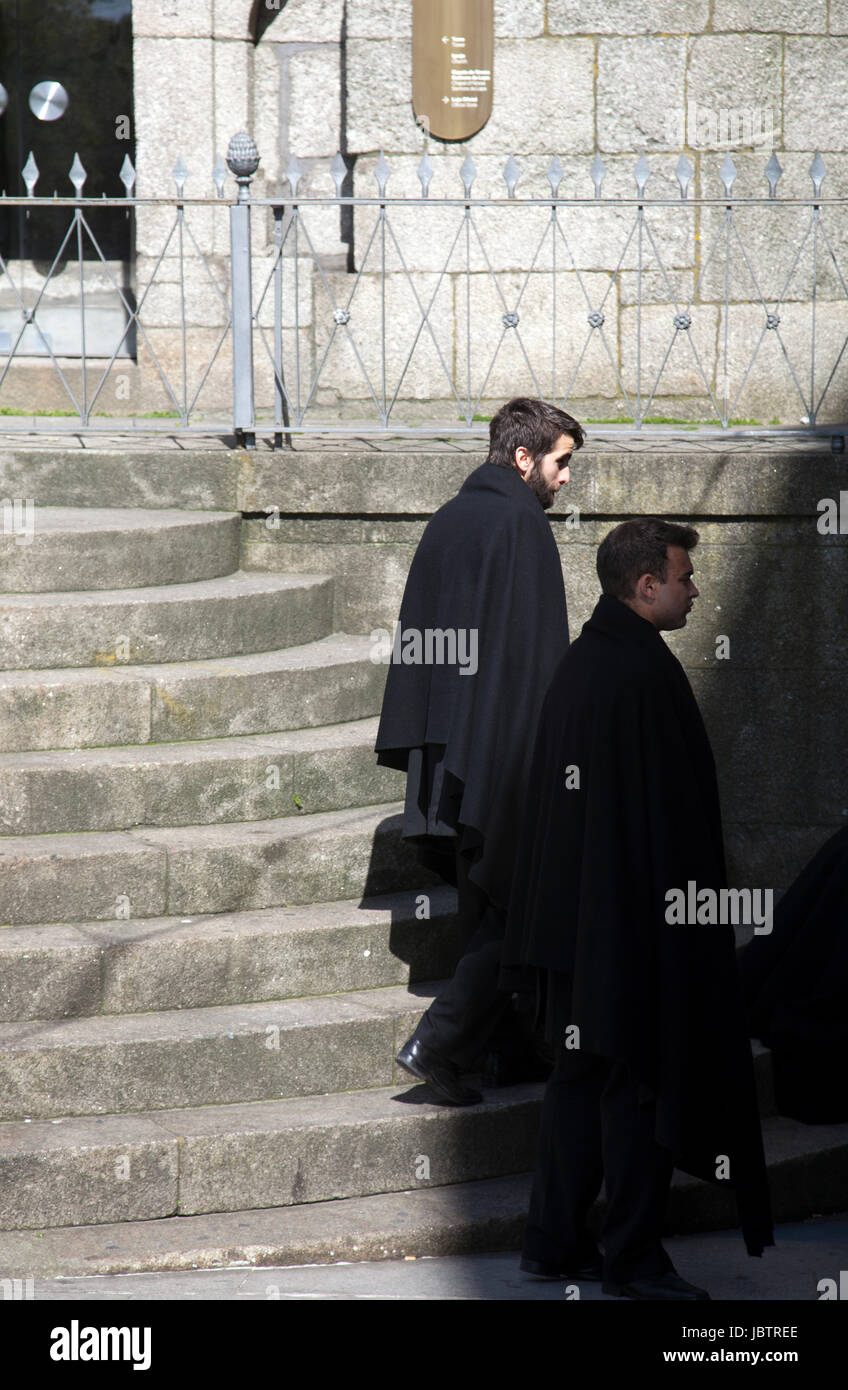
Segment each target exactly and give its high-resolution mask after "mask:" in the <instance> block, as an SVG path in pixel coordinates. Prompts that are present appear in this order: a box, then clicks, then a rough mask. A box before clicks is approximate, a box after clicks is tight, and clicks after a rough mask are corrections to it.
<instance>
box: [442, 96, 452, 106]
mask: <svg viewBox="0 0 848 1390" xmlns="http://www.w3.org/2000/svg"><path fill="white" fill-rule="evenodd" d="M449 101H450V97H442V106H447V104H448V102H449Z"/></svg>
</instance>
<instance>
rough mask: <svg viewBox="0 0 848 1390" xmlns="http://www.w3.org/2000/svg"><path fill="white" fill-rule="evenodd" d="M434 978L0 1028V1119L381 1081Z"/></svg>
mask: <svg viewBox="0 0 848 1390" xmlns="http://www.w3.org/2000/svg"><path fill="white" fill-rule="evenodd" d="M436 988H437V986H436V985H435V984H432V985H430V984H420V985H414V986H412V987H411V990H410V989H407V988H406V987H404V986H388V987H384V988H381V989H370V990H356V991H353V992H349V993H346V994H334V995H326V996H315V997H313V998H307V999H285V1000H267V1001H265V1002H264V1003H258V1004H228V1005H225V1006H223V1007H217V1008H207V1009H174V1010H168V1011H161V1012H157V1013H146V1014H140V1013H135V1014H113V1015H110V1016H106V1015H101V1016H100V1017H98V1018H82V1019H66V1020H64V1021H61V1022H54V1021H47V1020H33V1021H29V1022H25V1023H4V1024H0V1115H2V1116H3V1118H4V1119H26V1118H29V1119H53V1118H56V1117H58V1116H64V1115H101V1114H110V1113H115V1114H124V1113H127V1112H132V1111H136V1110H168V1109H173V1108H179V1107H182V1106H188V1105H229V1104H235V1103H236V1102H240V1101H250V1100H272V1099H274V1100H276V1099H280V1098H281V1097H287V1096H301V1095H316V1094H320V1093H323V1092H330V1091H352V1090H362V1089H365V1088H366V1087H372V1086H389V1085H391V1084H392V1082H393V1080H394V1079H395V1073H397V1075H398V1077H404V1076H405V1075H406V1073H405V1072H403V1071H402V1069H400V1068H397V1067H396V1066H395V1061H394V1058H395V1054H396V1052H397V1051H398V1048H399V1047H400V1046H401V1045H402V1044H403V1042H405V1040H406V1038H407V1036H408V1035H409V1033H410V1031H411V1030H412V1028H413V1027H414V1026H415V1023H416V1021H417V1019H418V1018H419V1017H420V1015H421V1013H422V1012H423V1010H424V1009H425V1008H426V1007H427V1004H428V1003H429V1001H430V998H431V997H432V995H433V993H434V992H435V990H436Z"/></svg>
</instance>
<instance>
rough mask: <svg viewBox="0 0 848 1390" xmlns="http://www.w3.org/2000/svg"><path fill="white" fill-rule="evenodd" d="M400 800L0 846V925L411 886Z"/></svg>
mask: <svg viewBox="0 0 848 1390" xmlns="http://www.w3.org/2000/svg"><path fill="white" fill-rule="evenodd" d="M399 812H400V807H399V806H398V805H397V804H396V803H390V804H388V805H382V806H372V807H368V808H366V809H365V810H361V809H359V808H356V809H354V810H349V811H325V812H320V813H317V814H315V815H307V814H302V815H298V816H284V817H278V818H276V819H273V820H264V821H248V822H244V823H235V824H233V825H187V826H168V827H167V828H164V829H157V828H156V827H153V828H139V829H136V830H110V831H92V832H89V833H83V834H77V835H13V836H6V837H4V838H2V839H0V923H1V924H3V925H4V926H28V925H35V924H37V923H42V922H43V923H57V922H62V923H67V922H86V921H98V922H104V921H114V920H116V919H118V920H126V921H130V920H131V919H134V918H140V917H141V918H145V917H162V916H168V917H190V916H193V915H194V914H195V913H197V912H199V911H203V912H204V913H216V912H242V911H247V910H250V909H254V908H263V907H283V906H288V905H291V904H297V903H309V902H313V903H314V902H318V903H320V902H335V901H336V900H338V899H341V898H352V897H354V896H356V895H357V894H360V895H362V896H373V895H374V894H376V893H393V892H396V891H400V890H401V889H404V888H416V887H418V886H419V884H423V886H424V888H425V889H426V886H427V884H428V883H430V884H432V883H434V882H436V880H435V879H434V878H433V877H432V876H429V877H428V876H427V875H426V874H424V873H423V871H422V869H421V867H420V865H419V864H418V861H417V858H416V856H415V853H414V851H413V849H412V848H411V847H410V846H409V845H408V844H407V843H405V842H404V841H402V840H401V835H400V831H401V819H402V818H401V816H400V814H399Z"/></svg>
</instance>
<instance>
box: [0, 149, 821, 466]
mask: <svg viewBox="0 0 848 1390" xmlns="http://www.w3.org/2000/svg"><path fill="white" fill-rule="evenodd" d="M258 163H259V159H258V154H257V152H256V148H255V146H254V145H253V142H252V140H250V138H249V137H248V136H245V135H239V136H236V137H234V138H233V140H232V141H231V143H230V148H229V151H228V156H227V165H228V166H229V169H230V171H231V172H232V173H233V175H234V176H235V178H236V181H237V184H238V193H237V197H236V198H232V199H228V198H225V197H224V190H225V181H226V174H227V167H226V166H225V165H224V162H223V160H221V159H220V158H219V159H218V161H217V162H216V165H215V169H214V170H213V178H214V181H215V185H216V189H217V196H214V197H209V198H202V197H187V196H186V195H185V193H184V186H185V183H186V181H187V178H188V171H187V170H186V168H185V165H184V164H183V162H182V160H180V161H178V163H177V166H176V168H175V169H174V174H173V177H174V179H175V183H176V194H175V195H174V196H170V197H155V198H154V197H149V198H139V197H137V196H135V195H134V186H135V171H134V170H133V168H132V165H131V164H130V162H129V160H125V161H124V165H123V167H122V169H121V179H122V181H123V183H124V187H125V196H124V197H122V198H98V199H86V198H85V197H84V194H83V188H84V184H85V178H86V175H85V170H84V169H83V168H82V165H81V163H80V161H79V159H78V158H77V159H75V160H74V165H73V167H72V169H71V171H70V179H71V181H72V183H73V186H74V196H73V197H67V198H58V197H56V196H55V195H54V197H52V198H43V197H36V195H35V187H36V184H37V180H38V170H37V168H36V166H35V161H34V160H33V158H32V156H30V159H29V160H28V161H27V164H26V165H25V167H24V169H23V171H22V175H23V178H24V181H25V184H26V187H27V194H26V196H17V195H13V196H7V195H5V194H4V195H3V197H2V198H0V213H2V212H3V211H7V210H11V209H13V208H18V209H24V210H25V214H26V216H38V215H39V213H40V212H41V211H43V210H46V209H50V210H55V209H65V210H66V211H67V212H68V213H69V214H70V216H69V220H68V225H67V228H66V231H65V233H64V236H63V237H62V238H61V239H60V240H59V242H58V244H57V249H56V255H55V257H54V260H53V263H52V265H51V266H50V267H49V268H48V269H47V270H46V272H41V276H42V278H41V281H40V283H39V282H38V277H36V276H34V273H33V271H32V269H31V268H28V267H26V266H25V264H24V263H23V262H12V261H10V260H9V259H8V258H5V257H4V253H3V249H2V247H0V272H2V274H1V275H0V410H2V411H3V413H4V414H6V411H7V410H15V409H19V410H20V411H21V415H20V416H15V415H13V414H7V415H6V419H5V420H4V422H3V429H4V431H5V430H15V429H18V430H20V429H26V430H31V429H32V428H34V427H35V428H41V429H44V430H49V431H50V432H51V433H54V432H57V431H74V432H79V431H83V430H85V431H87V430H91V431H97V430H107V431H110V432H116V430H117V429H118V427H119V425H129V426H130V427H132V428H133V429H136V430H151V431H154V430H167V431H169V432H172V433H173V432H184V431H189V432H190V431H193V430H203V431H207V432H208V431H209V429H210V428H213V429H220V430H221V431H226V432H229V431H230V430H232V431H234V432H235V433H236V435H237V436H238V437H239V438H240V439H241V440H242V441H243V442H245V443H247V444H248V445H249V444H252V443H253V442H254V441H255V437H256V435H257V434H267V435H270V436H272V437H273V439H274V441H275V443H277V444H279V443H282V442H284V441H290V440H291V438H292V436H293V435H296V434H303V435H309V434H317V433H321V434H328V433H329V434H346V435H350V434H357V435H369V434H386V433H389V434H392V435H399V434H400V435H406V436H410V435H412V436H414V435H422V436H428V435H429V436H435V435H438V436H448V435H456V434H466V435H473V434H477V433H480V434H482V433H484V432H485V429H486V423H485V417H486V415H487V412H488V413H490V412H491V408H492V407H493V405H494V403H496V402H497V401H498V400H499V399H503V398H504V397H505V396H507V395H511V394H517V393H519V392H520V393H522V394H531V395H537V396H539V397H543V398H545V399H549V400H554V401H556V402H557V403H559V404H561V405H563V406H565V407H566V408H571V409H572V410H574V409H575V403H577V404H579V406H580V408H581V413H582V414H583V415H584V418H585V417H586V414H587V411H588V418H589V419H591V418H592V416H593V414H594V416H595V418H597V419H598V423H599V424H602V425H603V427H604V428H606V429H609V428H610V427H612V428H613V429H614V428H615V427H616V426H618V427H620V428H626V429H633V428H636V429H640V430H647V429H653V428H662V427H663V425H662V422H663V420H668V419H669V415H668V412H669V411H670V410H671V411H674V410H676V409H682V410H683V411H684V415H683V418H682V419H681V420H680V421H679V423H683V422H684V420H688V421H689V422H690V423H699V424H700V425H701V426H704V427H706V428H711V429H713V430H715V431H717V432H728V431H731V430H740V429H746V428H757V430H758V432H762V429H763V428H764V427H766V428H770V429H775V428H781V429H786V428H792V429H794V430H796V431H800V432H803V433H818V434H830V435H831V436H834V438H835V439H838V438H839V437H841V436H842V435H843V434H844V432H845V426H844V423H843V422H844V421H845V420H846V418H848V408H846V407H848V357H846V347H848V313H846V306H848V285H846V276H845V274H844V273H843V269H842V267H841V265H840V254H842V253H843V251H844V247H845V243H846V203H848V199H845V198H842V197H825V196H823V194H822V184H823V181H824V178H825V175H826V169H825V166H824V163H823V161H822V160H821V158H820V156H819V155H816V156H815V158H814V160H813V162H812V164H811V166H810V168H809V171H808V173H809V179H810V182H811V185H812V188H811V190H810V191H809V192H807V193H806V196H803V195H802V196H780V197H779V196H778V183H779V181H780V179H781V176H782V173H783V171H782V169H781V166H780V164H779V161H778V159H777V157H776V155H774V154H772V156H771V158H770V159H769V161H768V163H767V164H766V165H765V169H764V170H763V171H762V178H763V180H764V182H765V184H766V185H767V192H763V193H762V194H759V193H757V194H753V195H750V194H746V195H744V196H743V195H739V194H735V193H734V185H735V184H736V183H737V179H738V178H739V174H738V170H737V167H736V165H735V164H734V161H733V159H732V158H731V156H730V155H729V154H727V155H726V156H725V158H724V160H723V162H722V164H721V166H720V168H719V169H718V171H717V173H718V182H719V185H720V187H719V189H718V190H717V191H716V193H715V195H705V194H703V193H702V194H699V195H698V196H693V194H692V188H693V178H694V172H695V171H694V168H693V165H692V164H691V162H690V161H689V159H688V158H687V157H686V155H681V156H680V158H679V160H678V161H677V164H676V168H675V169H674V176H673V180H672V179H670V178H669V177H668V175H667V174H664V173H663V171H662V169H659V168H654V169H652V168H651V166H650V165H649V164H648V161H647V160H646V158H645V157H644V156H642V157H641V158H640V159H639V160H638V162H637V164H636V166H635V169H633V170H632V171H631V174H630V175H629V176H628V182H629V183H630V186H629V187H627V186H626V185H625V186H623V187H622V189H621V191H620V192H616V193H615V195H614V196H606V195H605V194H604V191H603V185H604V182H605V180H606V179H607V177H608V174H607V170H606V168H605V166H604V163H603V160H602V159H601V158H600V156H599V155H596V156H595V158H594V160H593V161H592V163H591V165H590V166H589V168H588V174H589V177H590V179H591V191H589V192H588V193H587V195H586V196H583V195H582V194H579V193H575V192H568V193H567V194H564V193H563V192H562V191H561V190H562V185H563V182H564V178H565V174H564V170H563V166H562V164H561V162H560V160H559V159H558V158H557V157H554V158H553V159H552V160H551V161H550V164H549V166H548V168H547V171H546V175H545V180H546V182H547V185H548V188H549V191H545V192H544V193H543V194H542V195H541V196H539V195H538V193H537V194H535V195H533V196H527V197H519V196H517V188H518V183H519V181H520V179H521V177H522V171H521V169H520V167H519V165H518V163H517V162H516V161H515V159H513V158H512V157H510V159H509V160H508V161H507V164H506V167H505V168H504V169H503V171H502V175H499V176H498V181H499V182H500V181H501V180H502V185H505V187H504V188H503V192H498V191H497V190H496V191H495V192H494V193H493V192H492V191H491V190H489V191H485V190H484V192H483V194H482V195H480V196H478V193H479V189H478V193H475V184H477V183H478V172H477V170H476V168H475V165H474V162H473V160H472V158H471V156H470V155H468V156H466V158H465V160H464V162H463V163H462V165H461V167H460V168H459V171H458V173H459V180H458V182H459V183H460V184H461V192H460V190H459V188H457V189H456V190H455V191H454V192H450V191H449V192H448V193H447V194H445V195H443V196H439V197H436V196H432V194H431V185H432V183H433V179H434V173H435V169H434V165H433V163H432V161H431V160H430V158H429V156H428V155H427V154H425V155H424V156H423V157H422V159H421V161H420V163H419V164H418V165H417V168H416V169H415V172H414V178H415V181H416V184H417V187H416V188H415V191H414V193H410V185H409V182H408V180H409V170H408V169H404V170H402V171H401V176H400V177H401V181H402V178H403V177H406V179H407V183H406V184H404V185H403V194H404V195H405V196H403V195H401V194H398V195H395V194H393V193H391V192H390V191H389V184H390V181H391V179H392V177H393V172H392V169H391V168H390V166H389V164H388V162H387V160H386V159H385V158H384V156H383V155H382V154H381V155H380V157H379V159H378V160H377V161H376V165H375V166H374V168H373V181H374V187H373V189H372V190H366V191H365V192H362V191H360V192H358V193H347V194H345V193H343V192H342V189H343V188H344V187H345V184H346V182H347V183H348V186H349V178H350V171H349V166H348V163H347V162H346V161H345V160H344V159H343V158H342V157H341V156H340V155H337V156H336V158H335V159H334V160H333V161H332V163H331V165H330V175H331V178H332V181H333V183H334V185H335V192H334V193H331V194H327V193H326V192H325V191H323V190H322V189H320V188H319V189H317V191H316V188H315V179H316V172H315V167H314V166H315V162H312V165H310V166H309V167H304V166H302V165H301V164H300V163H299V162H298V160H296V159H292V160H291V161H290V163H289V167H288V170H287V175H286V177H287V181H288V192H287V193H286V194H285V195H283V194H275V195H274V196H270V197H255V196H252V194H251V181H252V179H253V176H254V175H255V173H256V170H257V167H258ZM365 163H366V162H365V161H360V169H361V168H363V167H364V166H365ZM708 172H709V171H707V170H706V168H702V171H701V173H702V182H703V183H706V182H707V174H708ZM712 172H713V176H714V174H715V172H716V171H712ZM616 173H617V174H619V175H620V170H617V171H616ZM652 175H655V176H656V178H655V183H657V184H659V191H658V192H657V194H656V195H655V196H649V195H648V193H647V191H646V189H647V185H648V182H649V180H650V179H651V177H652ZM304 184H305V185H306V186H305V187H301V185H304ZM95 208H96V209H97V211H98V212H102V211H103V210H104V209H109V210H112V211H113V213H114V215H115V216H129V217H130V218H132V219H134V224H135V232H136V236H137V238H138V242H139V244H138V248H137V260H136V263H135V266H134V267H130V268H129V274H128V275H127V274H126V273H123V274H119V272H118V268H117V267H115V266H114V265H113V264H110V262H109V261H108V260H107V259H106V257H105V256H104V255H103V253H102V251H101V248H100V245H99V243H98V240H97V238H96V236H95V235H94V232H93V231H92V227H91V217H90V213H91V212H92V211H93V210H94V209H95ZM225 213H227V214H228V222H227V221H226V220H225ZM328 213H330V214H332V220H331V221H330V222H329V223H328ZM343 219H344V226H346V228H347V229H348V232H347V239H346V242H345V243H344V244H342V243H341V241H340V240H339V238H338V235H337V234H336V233H334V232H333V230H332V228H334V227H335V228H338V227H340V226H341V225H342V221H343ZM328 226H329V227H330V229H331V230H330V231H329V233H328ZM351 237H352V238H353V241H354V246H353V250H351V245H350V243H351ZM252 241H253V242H254V246H256V245H257V244H258V247H259V253H258V254H254V253H253V252H252V249H251V243H252ZM342 262H344V264H343V266H342ZM70 267H72V274H73V281H72V283H73V292H72V293H65V295H64V297H63V298H61V297H60V299H58V300H57V298H56V292H57V288H58V290H61V289H62V287H63V286H64V285H69V284H70V283H71V277H70V276H68V274H67V272H68V269H69V268H70ZM124 272H126V268H124ZM60 275H61V276H62V277H63V278H62V279H61V283H60ZM109 296H111V303H112V319H110V318H109V316H108V315H106V314H105V311H104V310H103V300H104V298H105V297H109ZM57 304H61V305H62V308H63V312H64V313H65V314H66V315H67V313H68V312H71V313H75V314H76V316H77V322H78V332H77V334H76V338H75V340H74V342H72V343H71V344H70V345H69V342H68V340H67V334H66V336H65V339H64V340H62V339H61V333H60V334H59V335H58V337H57V333H56V331H55V329H54V328H53V327H52V325H55V324H56V323H57V322H58V318H57V315H58V313H59V310H58V309H57ZM98 313H99V314H100V317H99V318H98ZM116 314H117V316H118V320H119V321H117V322H116V321H115V315H116ZM95 328H96V331H97V333H98V334H99V342H96V343H95V342H93V341H92V333H93V332H94V331H95ZM39 357H40V358H41V375H40V378H39V377H38V376H37V374H36V375H34V369H35V368H36V366H37V365H38V361H37V359H38V358H39ZM128 369H131V372H132V373H133V374H134V375H133V376H132V380H131V378H130V375H128ZM16 372H18V374H19V380H18V381H17V384H16V385H15V390H14V391H13V390H12V387H13V384H15V381H16V378H15V373H16ZM22 372H26V375H25V376H23V377H21V376H20V374H21V373H22ZM44 373H47V374H52V375H51V377H50V379H51V382H52V385H53V386H55V387H56V389H57V390H58V392H59V398H60V399H61V400H62V401H63V403H64V408H65V409H66V410H67V415H65V416H58V415H56V414H55V413H54V414H45V415H43V416H40V417H38V418H37V419H35V420H33V419H32V418H31V417H30V416H29V415H27V416H24V415H23V411H24V410H28V409H29V407H28V405H26V404H24V405H21V390H22V389H23V390H24V391H26V390H28V389H30V387H31V389H32V390H33V391H34V392H35V391H36V390H37V389H38V390H41V389H42V387H43V383H44V380H45V377H44ZM39 380H40V382H41V385H40V386H39ZM116 381H123V382H124V386H125V390H124V394H123V396H122V395H121V392H120V390H116V389H115V383H116ZM154 390H156V391H158V392H159V393H160V397H161V399H162V401H163V403H164V405H165V406H166V410H165V411H164V412H161V413H159V414H157V413H155V412H153V411H151V410H149V409H145V408H144V407H145V406H146V405H148V406H149V404H150V401H151V400H152V395H153V392H154ZM110 392H111V393H112V394H111V395H110ZM4 395H5V397H6V399H5V400H4ZM130 396H131V397H132V399H133V401H134V404H133V406H132V408H131V409H130V408H128V409H122V408H121V403H122V401H125V400H126V399H127V398H128V397H130ZM10 399H11V400H12V401H13V402H14V403H13V404H12V405H11V406H9V405H8V404H7V402H8V401H9V400H10ZM752 403H753V406H752ZM107 405H108V406H109V407H110V408H109V409H106V408H105V407H106V406H107ZM752 408H753V409H755V410H756V411H757V413H758V414H759V415H761V416H766V415H768V416H769V418H768V419H765V418H764V419H758V420H749V419H746V418H745V417H741V418H740V412H741V411H743V410H745V409H747V410H748V411H749V412H750V410H751V409H752ZM661 411H665V412H666V414H665V415H662V414H660V412H661ZM600 412H605V414H600ZM575 413H576V411H575ZM658 417H659V418H658Z"/></svg>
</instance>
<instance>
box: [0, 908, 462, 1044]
mask: <svg viewBox="0 0 848 1390" xmlns="http://www.w3.org/2000/svg"><path fill="white" fill-rule="evenodd" d="M425 911H426V912H427V913H428V914H429V918H428V919H427V920H422V917H421V913H422V912H425ZM463 940H464V936H463V932H462V929H461V926H460V924H459V922H458V920H457V917H456V892H455V890H454V889H453V888H449V887H447V885H441V886H439V887H434V888H430V889H428V890H427V893H426V903H422V894H421V893H420V892H419V891H418V890H417V888H416V889H414V890H408V891H406V892H402V893H392V894H385V895H384V896H381V897H375V898H370V899H368V900H367V901H365V902H360V899H358V898H354V899H352V900H348V901H342V902H333V903H317V904H307V905H304V906H301V907H286V908H281V907H273V908H266V909H263V910H261V911H257V912H237V913H222V914H220V915H216V916H199V917H188V918H180V917H153V918H148V919H144V920H135V921H129V922H91V923H85V924H81V925H80V926H76V927H75V926H65V925H63V924H61V923H59V924H54V925H49V926H34V927H7V928H5V929H4V930H3V931H0V1021H2V1022H4V1023H13V1022H16V1021H23V1020H25V1019H59V1018H74V1017H77V1018H80V1017H90V1016H93V1015H96V1014H116V1013H142V1012H147V1011H154V1010H167V1009H201V1008H211V1007H213V1006H215V1005H219V1004H250V1003H254V1002H257V1001H259V1000H263V999H297V998H299V997H301V996H304V995H314V994H317V993H319V992H320V993H324V994H341V993H344V992H346V991H349V990H357V989H373V988H377V987H379V986H381V985H401V984H407V983H412V984H416V983H418V982H419V981H422V980H436V979H442V978H444V977H447V976H450V975H452V974H453V971H454V968H455V965H456V962H457V960H458V958H459V955H460V953H461V950H462V943H463Z"/></svg>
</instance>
